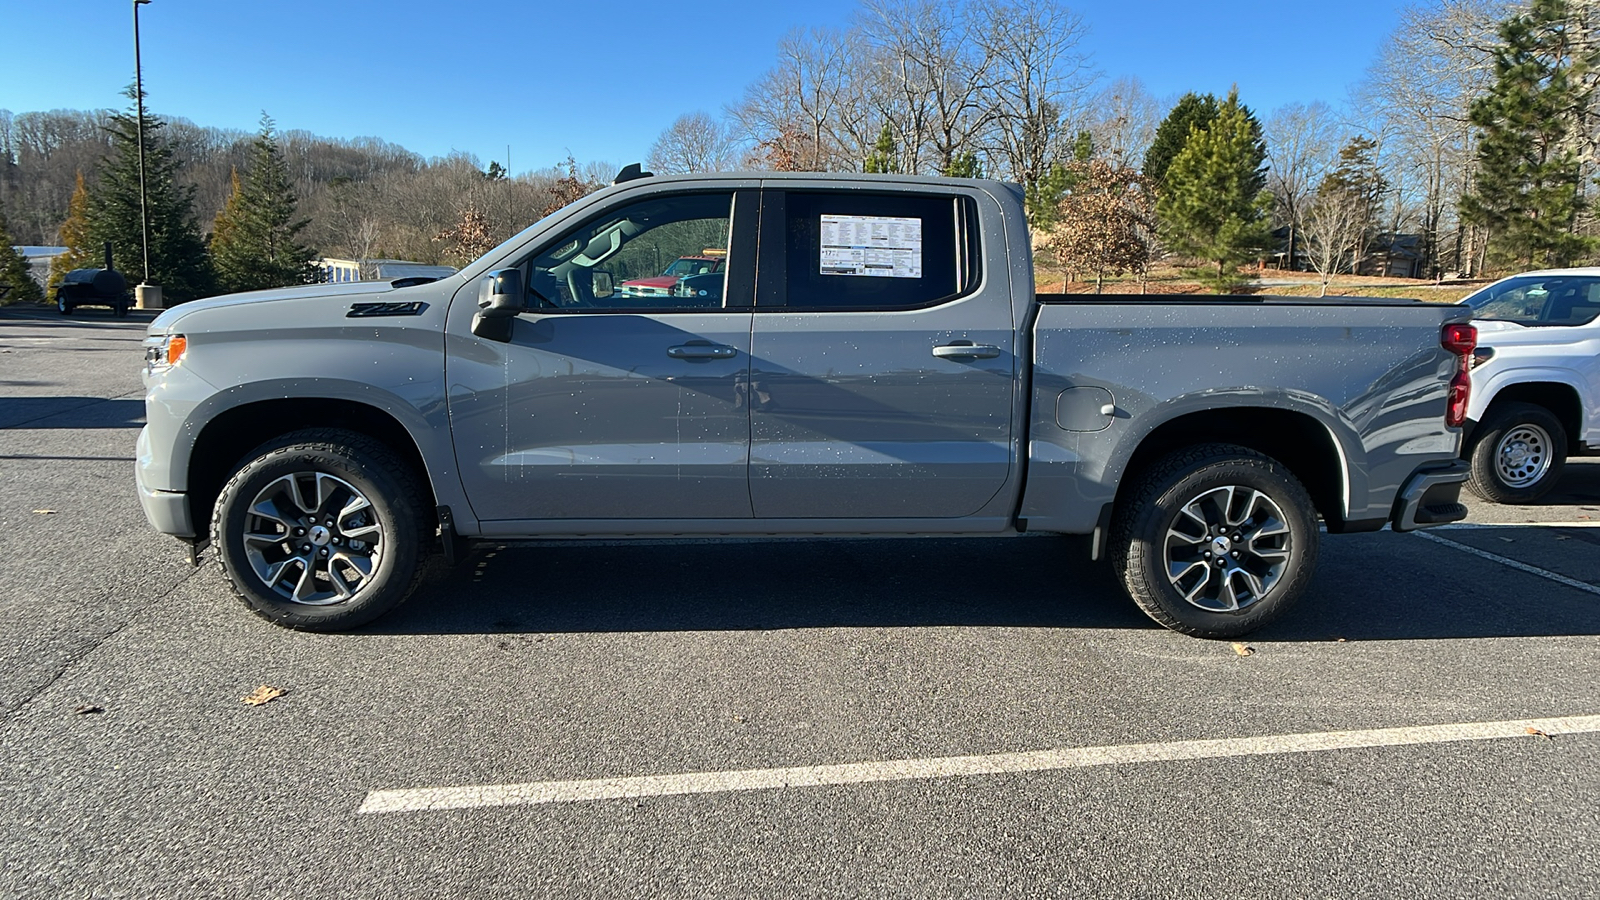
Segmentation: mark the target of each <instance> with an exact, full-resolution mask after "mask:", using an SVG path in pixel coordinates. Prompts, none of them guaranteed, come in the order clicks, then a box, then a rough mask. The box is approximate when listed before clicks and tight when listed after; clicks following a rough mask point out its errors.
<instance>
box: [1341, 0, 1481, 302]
mask: <svg viewBox="0 0 1600 900" xmlns="http://www.w3.org/2000/svg"><path fill="white" fill-rule="evenodd" d="M1511 7H1512V4H1511V3H1509V2H1507V0H1427V2H1424V3H1421V4H1418V5H1414V6H1411V7H1408V8H1406V9H1405V10H1403V11H1402V12H1401V16H1400V23H1399V24H1398V25H1397V26H1396V27H1395V30H1394V31H1393V32H1392V33H1391V34H1390V36H1389V38H1388V40H1387V41H1386V42H1385V43H1384V46H1383V48H1382V49H1381V50H1380V51H1379V56H1378V59H1377V61H1376V62H1375V63H1374V64H1373V65H1372V67H1371V68H1370V69H1369V70H1368V72H1367V76H1366V78H1365V79H1364V80H1363V81H1362V83H1361V84H1360V85H1358V86H1357V88H1356V90H1355V92H1354V101H1355V104H1356V105H1357V107H1358V108H1360V109H1361V110H1362V111H1363V112H1364V114H1365V115H1364V119H1365V120H1366V121H1364V122H1363V123H1362V125H1361V127H1362V128H1363V129H1365V130H1367V131H1368V132H1369V133H1372V134H1375V135H1378V136H1379V139H1380V141H1381V143H1382V144H1383V146H1384V150H1385V157H1386V161H1387V162H1388V163H1389V164H1390V166H1391V167H1403V168H1405V169H1408V170H1409V171H1408V172H1407V173H1404V175H1403V176H1402V173H1399V172H1395V173H1392V174H1391V175H1390V179H1391V181H1393V182H1394V183H1396V184H1404V185H1407V186H1408V191H1409V193H1408V194H1407V195H1406V196H1400V195H1397V196H1396V202H1397V203H1401V204H1406V205H1410V206H1414V207H1416V208H1417V209H1418V210H1419V219H1420V227H1421V229H1422V233H1423V241H1424V247H1423V252H1424V254H1425V255H1426V256H1427V258H1428V262H1429V265H1430V266H1431V267H1432V268H1433V269H1434V270H1435V271H1438V270H1440V269H1441V268H1442V267H1443V266H1444V265H1447V264H1448V262H1447V261H1453V262H1454V264H1455V266H1456V267H1457V268H1458V269H1462V270H1468V269H1470V268H1471V259H1472V256H1473V252H1472V247H1471V243H1472V237H1473V236H1472V235H1471V234H1470V233H1469V232H1468V230H1467V228H1466V226H1465V225H1464V224H1462V223H1461V222H1460V220H1459V217H1458V216H1456V206H1457V203H1458V201H1459V199H1460V197H1461V195H1462V194H1463V193H1466V192H1467V191H1468V190H1469V189H1470V187H1471V184H1472V179H1473V173H1474V168H1475V165H1474V154H1475V152H1476V144H1475V134H1474V130H1473V128H1472V124H1471V122H1470V121H1469V119H1468V108H1469V107H1470V105H1471V103H1472V101H1473V100H1474V99H1475V98H1477V97H1478V96H1480V95H1481V94H1482V93H1483V92H1484V91H1485V90H1487V89H1488V86H1489V84H1490V83H1491V82H1492V81H1493V77H1494V72H1493V64H1494V56H1493V51H1494V47H1495V44H1496V42H1497V38H1496V33H1495V29H1496V25H1497V23H1498V22H1499V21H1500V20H1501V19H1503V18H1505V16H1506V15H1507V14H1508V12H1509V10H1510V9H1511Z"/></svg>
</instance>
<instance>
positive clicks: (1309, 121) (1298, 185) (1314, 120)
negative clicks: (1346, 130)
mask: <svg viewBox="0 0 1600 900" xmlns="http://www.w3.org/2000/svg"><path fill="white" fill-rule="evenodd" d="M1265 132H1266V135H1265V137H1266V141H1267V166H1268V169H1267V189H1268V190H1269V191H1271V192H1272V201H1273V211H1274V213H1275V214H1276V219H1277V221H1278V223H1279V224H1280V225H1284V226H1287V227H1288V229H1289V241H1288V247H1287V253H1288V256H1287V263H1288V265H1289V268H1291V269H1292V268H1294V265H1295V258H1296V252H1297V250H1298V246H1297V245H1298V243H1299V239H1300V232H1301V229H1302V226H1303V222H1304V219H1305V213H1306V206H1307V204H1308V203H1309V202H1310V200H1311V195H1312V192H1313V191H1314V190H1315V189H1316V185H1317V184H1319V183H1321V181H1322V179H1323V176H1325V175H1327V173H1328V172H1329V171H1330V170H1331V169H1332V168H1333V165H1334V160H1335V157H1336V155H1337V153H1338V148H1339V145H1340V143H1341V141H1342V138H1343V134H1342V129H1341V128H1340V127H1339V124H1338V121H1337V119H1336V117H1335V115H1334V112H1333V110H1332V109H1331V108H1330V107H1329V106H1328V105H1327V104H1326V103H1322V102H1321V101H1318V102H1316V103H1312V104H1311V105H1309V106H1307V105H1304V104H1300V103H1291V104H1288V105H1287V106H1283V107H1280V108H1279V109H1277V110H1276V111H1274V112H1273V113H1272V115H1271V116H1270V117H1269V118H1268V119H1267V123H1266V128H1265Z"/></svg>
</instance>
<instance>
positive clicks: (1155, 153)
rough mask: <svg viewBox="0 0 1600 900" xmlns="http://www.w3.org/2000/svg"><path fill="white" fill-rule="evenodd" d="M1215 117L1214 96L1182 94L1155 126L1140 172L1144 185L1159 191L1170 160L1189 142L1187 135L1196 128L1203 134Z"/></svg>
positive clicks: (1215, 101)
mask: <svg viewBox="0 0 1600 900" xmlns="http://www.w3.org/2000/svg"><path fill="white" fill-rule="evenodd" d="M1216 118H1217V98H1216V97H1214V96H1212V95H1211V94H1195V93H1189V94H1184V95H1183V97H1182V98H1180V99H1179V100H1178V102H1177V105H1175V106H1173V107H1172V110H1171V111H1170V112H1168V113H1167V117H1166V118H1165V119H1162V120H1161V124H1160V125H1157V126H1156V134H1155V137H1154V138H1152V139H1151V141H1150V149H1148V150H1146V151H1145V153H1144V168H1143V169H1142V170H1141V172H1142V174H1143V175H1144V178H1145V182H1146V183H1148V184H1152V185H1155V186H1156V187H1158V188H1159V187H1160V186H1161V185H1162V184H1163V183H1165V182H1166V179H1167V169H1169V168H1171V166H1172V160H1173V159H1174V158H1176V157H1177V155H1178V154H1179V153H1180V152H1182V151H1183V146H1184V144H1186V143H1188V140H1189V133H1190V132H1192V131H1194V130H1196V129H1199V130H1200V131H1205V130H1206V129H1208V128H1210V127H1211V123H1212V122H1214V121H1216Z"/></svg>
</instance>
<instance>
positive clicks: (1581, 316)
mask: <svg viewBox="0 0 1600 900" xmlns="http://www.w3.org/2000/svg"><path fill="white" fill-rule="evenodd" d="M1465 302H1466V303H1467V305H1468V306H1471V307H1472V310H1473V313H1472V315H1473V320H1474V322H1475V323H1476V324H1477V326H1478V346H1477V349H1476V350H1475V351H1474V352H1473V357H1472V399H1471V402H1470V405H1469V407H1468V411H1467V433H1466V440H1464V441H1463V442H1462V456H1463V457H1464V458H1466V459H1467V460H1468V461H1469V462H1471V464H1472V477H1471V479H1470V480H1469V481H1468V487H1469V488H1470V489H1471V490H1472V491H1473V492H1474V493H1476V494H1477V495H1478V496H1480V497H1483V498H1484V499H1485V500H1493V501H1495V502H1498V503H1532V502H1534V501H1535V500H1538V499H1539V498H1540V497H1543V496H1544V495H1545V494H1546V493H1548V492H1549V491H1550V489H1551V488H1552V487H1554V486H1555V484H1556V482H1557V481H1558V480H1559V479H1560V478H1561V471H1562V469H1563V468H1565V466H1566V462H1567V457H1568V456H1569V455H1572V454H1579V453H1591V452H1593V451H1594V448H1596V447H1597V446H1600V321H1596V318H1597V317H1600V268H1588V269H1554V270H1550V271H1544V272H1529V273H1527V274H1524V275H1517V276H1514V277H1511V278H1507V279H1504V280H1502V281H1497V282H1495V283H1494V284H1491V285H1489V286H1488V287H1486V288H1484V289H1483V290H1481V291H1479V292H1477V293H1476V294H1473V295H1472V296H1470V297H1468V298H1467V299H1466V301H1465Z"/></svg>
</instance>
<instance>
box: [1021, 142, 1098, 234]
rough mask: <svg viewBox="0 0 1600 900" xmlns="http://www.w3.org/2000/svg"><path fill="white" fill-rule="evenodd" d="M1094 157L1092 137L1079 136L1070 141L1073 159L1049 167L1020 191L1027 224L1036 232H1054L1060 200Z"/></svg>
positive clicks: (1058, 214) (1059, 211)
mask: <svg viewBox="0 0 1600 900" xmlns="http://www.w3.org/2000/svg"><path fill="white" fill-rule="evenodd" d="M1093 157H1094V136H1093V135H1091V134H1090V133H1089V132H1087V131H1080V132H1078V136H1077V137H1076V138H1074V139H1073V141H1072V157H1071V159H1069V160H1066V161H1065V162H1056V163H1051V164H1050V171H1048V172H1046V173H1045V174H1044V177H1043V178H1040V179H1039V180H1038V181H1035V182H1034V183H1033V184H1032V185H1029V186H1027V187H1026V188H1024V190H1023V204H1024V206H1025V207H1026V208H1027V210H1028V224H1029V226H1031V227H1032V228H1033V229H1034V230H1035V231H1049V230H1051V229H1052V228H1055V226H1056V223H1057V221H1058V220H1059V217H1060V213H1061V198H1062V197H1064V196H1066V193H1067V192H1068V191H1070V190H1072V186H1073V184H1075V183H1076V181H1077V174H1076V173H1077V172H1078V171H1080V170H1081V166H1077V165H1074V163H1086V162H1088V161H1089V160H1090V159H1091V158H1093Z"/></svg>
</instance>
